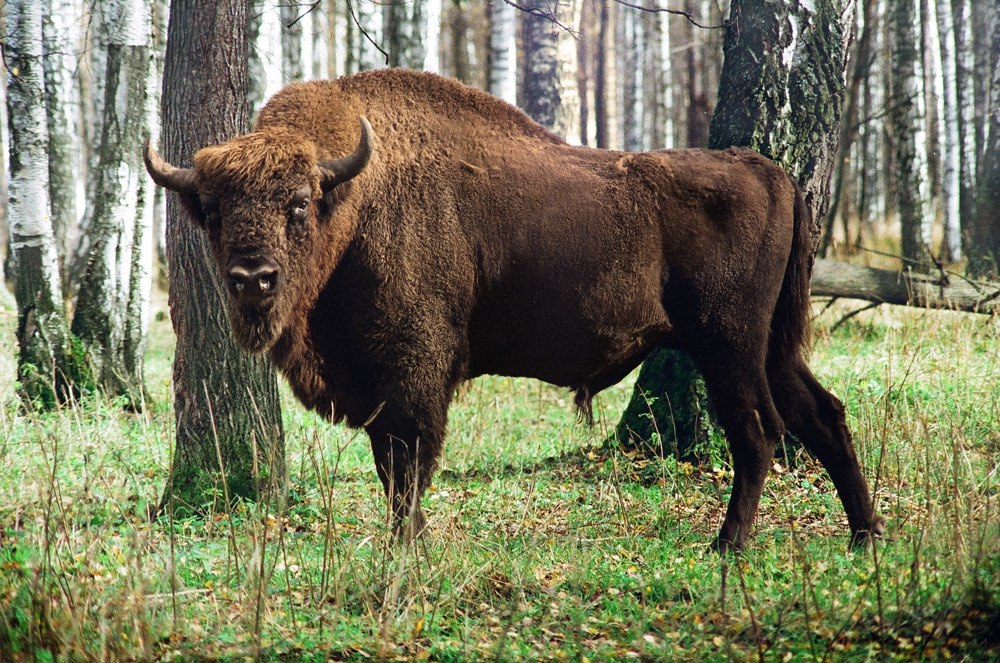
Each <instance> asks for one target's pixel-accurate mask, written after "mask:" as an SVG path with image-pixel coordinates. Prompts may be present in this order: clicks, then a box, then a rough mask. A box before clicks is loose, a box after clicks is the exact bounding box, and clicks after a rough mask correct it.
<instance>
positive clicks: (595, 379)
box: [469, 279, 670, 394]
mask: <svg viewBox="0 0 1000 663" xmlns="http://www.w3.org/2000/svg"><path fill="white" fill-rule="evenodd" d="M517 286H518V284H515V283H511V284H508V287H506V288H501V289H498V291H497V292H498V293H501V294H497V295H495V296H492V297H486V298H484V299H483V300H482V301H481V302H480V305H479V306H477V307H476V310H475V311H474V313H473V316H472V319H471V321H470V334H469V335H470V347H469V349H470V362H469V369H470V374H471V375H470V377H475V376H477V375H483V374H495V375H507V376H513V377H533V378H538V379H540V380H544V381H546V382H549V383H552V384H555V385H559V386H563V387H570V388H573V389H585V390H586V391H588V392H589V393H591V394H594V393H597V392H598V391H600V390H602V389H604V388H606V387H608V386H610V385H612V384H615V383H616V382H618V381H619V380H621V379H622V378H624V377H625V376H626V375H627V374H628V373H629V372H630V371H631V370H632V369H634V368H635V367H636V366H638V364H639V363H640V362H641V361H642V359H643V357H645V356H646V354H647V353H648V352H649V351H650V350H651V349H652V348H653V347H655V346H656V345H658V344H660V343H662V342H663V341H664V340H665V338H666V336H667V333H668V332H669V330H670V324H669V322H668V320H667V316H666V313H665V312H664V310H663V306H662V305H661V303H660V301H659V296H658V293H659V289H658V288H656V289H652V288H639V287H631V288H628V289H625V288H620V287H610V288H609V287H600V286H592V285H591V286H589V287H588V286H582V285H579V284H578V283H573V284H568V283H565V282H564V281H562V280H561V279H554V280H552V281H548V282H535V283H533V284H531V285H530V286H529V285H528V284H524V287H517Z"/></svg>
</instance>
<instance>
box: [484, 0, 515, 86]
mask: <svg viewBox="0 0 1000 663" xmlns="http://www.w3.org/2000/svg"><path fill="white" fill-rule="evenodd" d="M489 23H490V47H489V51H488V52H487V60H486V66H487V69H488V73H487V80H488V87H487V91H488V92H489V93H490V94H492V95H493V96H494V97H499V98H501V99H503V100H504V101H508V102H510V103H512V104H515V103H517V43H516V40H515V35H516V29H517V10H516V9H514V7H513V6H512V5H509V4H507V3H506V2H504V0H491V1H490V3H489Z"/></svg>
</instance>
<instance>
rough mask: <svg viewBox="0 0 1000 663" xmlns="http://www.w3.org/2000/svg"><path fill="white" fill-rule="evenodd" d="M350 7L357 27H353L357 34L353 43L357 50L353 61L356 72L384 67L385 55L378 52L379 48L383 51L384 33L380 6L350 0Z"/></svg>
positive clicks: (367, 0)
mask: <svg viewBox="0 0 1000 663" xmlns="http://www.w3.org/2000/svg"><path fill="white" fill-rule="evenodd" d="M350 6H351V7H352V8H353V9H354V17H355V18H356V19H357V25H355V26H354V30H355V31H356V32H357V33H358V34H357V36H356V37H355V42H354V43H355V44H356V45H357V49H358V51H357V55H356V60H355V64H356V66H357V71H367V70H369V69H379V68H381V67H384V66H386V61H385V55H383V54H382V52H381V51H380V50H379V48H382V49H385V46H384V42H385V39H384V36H385V32H384V31H383V29H382V11H381V9H380V6H379V5H377V4H375V3H374V2H373V1H372V0H351V3H350ZM352 23H353V21H352Z"/></svg>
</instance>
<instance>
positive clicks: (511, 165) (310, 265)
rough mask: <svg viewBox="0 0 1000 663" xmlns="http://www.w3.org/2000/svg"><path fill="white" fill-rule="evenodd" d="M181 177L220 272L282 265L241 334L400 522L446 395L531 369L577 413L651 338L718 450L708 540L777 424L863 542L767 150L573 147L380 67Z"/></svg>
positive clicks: (857, 503)
mask: <svg viewBox="0 0 1000 663" xmlns="http://www.w3.org/2000/svg"><path fill="white" fill-rule="evenodd" d="M362 115H363V116H365V117H367V118H368V119H369V120H370V122H371V125H372V126H373V127H374V133H375V135H376V137H377V138H376V142H375V149H374V156H373V157H372V159H371V161H370V163H369V164H368V165H367V167H366V168H365V169H364V170H363V171H361V173H360V175H358V176H357V177H356V178H354V179H353V180H351V181H349V182H347V183H345V184H341V185H340V186H337V187H336V188H335V189H333V190H331V191H323V190H322V188H321V179H320V174H319V167H318V160H322V159H331V158H340V157H342V156H344V155H346V154H349V153H351V152H352V151H353V150H354V149H355V146H356V145H357V144H358V141H359V130H358V117H359V116H362ZM194 170H195V173H196V175H197V184H196V186H195V187H194V188H193V189H191V190H185V191H182V192H181V193H182V198H183V199H184V201H185V202H186V204H187V206H188V208H189V209H190V210H191V212H192V214H193V216H194V217H195V218H196V219H197V220H198V221H199V222H200V223H203V224H204V225H205V227H206V229H207V232H208V235H209V237H210V239H211V244H212V247H213V251H214V253H215V257H216V259H217V261H218V263H219V266H220V268H222V269H223V270H225V269H226V266H227V265H229V264H231V263H232V261H233V260H235V259H238V258H239V257H240V256H246V255H253V256H266V257H267V258H268V259H270V260H271V261H273V262H274V264H276V265H278V266H279V269H280V276H281V282H282V284H283V286H282V289H281V291H280V293H279V294H278V295H277V296H275V297H274V301H273V302H272V303H270V304H269V305H268V306H266V307H260V306H258V307H252V306H250V307H248V306H245V305H243V304H241V303H240V301H238V298H237V297H235V296H234V297H231V300H232V301H231V304H230V313H231V315H232V317H233V322H234V327H235V328H236V330H237V336H238V339H239V340H240V342H241V343H242V344H243V345H244V346H245V347H247V348H248V349H249V350H251V351H255V352H257V351H262V350H265V349H268V350H270V353H271V356H272V357H273V359H274V361H275V362H276V364H277V365H278V366H279V368H280V369H281V371H282V372H283V373H284V374H285V376H286V377H287V379H288V381H289V383H290V384H291V386H292V389H293V390H294V391H295V394H296V395H297V396H298V398H299V399H300V400H301V401H302V402H303V403H304V404H305V405H306V406H307V407H310V408H313V409H315V410H318V411H319V412H321V413H323V414H324V415H326V416H327V417H329V418H331V419H333V420H335V421H336V420H341V419H346V421H347V423H348V425H350V426H363V427H364V428H365V429H366V431H367V432H368V434H369V436H370V438H371V443H372V450H373V452H374V455H375V463H376V468H377V469H378V473H379V476H380V478H381V480H382V482H383V485H384V487H385V489H386V492H387V494H388V495H389V496H390V499H391V503H392V505H393V510H394V513H395V516H396V519H397V521H396V522H397V525H399V526H401V525H402V524H403V523H404V522H405V521H406V519H407V517H410V521H409V522H410V524H411V525H412V529H411V531H413V530H419V529H420V528H421V527H422V526H423V520H422V515H421V512H420V509H419V497H420V494H421V493H422V492H423V489H424V487H425V486H426V485H427V484H428V482H429V481H430V478H431V475H432V473H433V472H434V468H435V465H436V463H437V458H438V456H439V453H440V450H441V445H442V442H443V439H444V436H445V427H446V422H447V415H448V406H449V403H450V400H451V396H452V393H453V391H454V388H455V386H456V385H457V384H458V383H459V382H460V381H462V380H466V379H469V378H472V377H475V376H477V375H482V374H484V373H495V374H502V375H512V376H532V377H536V378H539V379H542V380H545V381H547V382H550V383H553V384H556V385H562V386H565V387H568V388H570V389H573V390H575V391H576V394H577V396H576V402H577V404H578V406H579V407H580V408H581V410H582V411H583V412H585V413H586V412H589V409H590V399H591V396H592V395H593V394H595V393H597V392H599V391H601V390H602V389H604V388H605V387H607V386H609V385H612V384H614V383H616V382H617V381H619V380H620V379H622V378H623V377H624V376H625V375H626V374H627V373H628V372H629V371H631V370H632V369H633V368H635V367H636V366H637V365H638V364H639V362H640V361H642V359H643V357H645V355H646V354H647V353H648V352H649V351H650V350H651V349H653V348H655V347H657V346H671V347H676V348H681V349H683V350H685V351H687V352H688V353H690V354H691V356H692V357H693V358H694V359H695V361H696V362H697V364H698V366H699V367H700V369H701V370H702V372H703V374H704V376H705V380H706V382H707V384H708V387H709V390H710V393H711V396H712V399H713V401H714V404H715V408H716V410H717V412H718V415H719V419H720V422H721V424H722V425H723V427H724V428H725V430H726V433H727V436H728V438H729V443H730V447H731V449H732V453H733V459H734V464H735V484H734V488H733V495H732V498H731V500H730V504H729V508H728V511H727V514H726V519H725V522H724V524H723V526H722V530H721V531H720V533H719V537H718V540H717V544H718V545H719V546H720V547H721V548H728V547H731V546H736V547H738V546H740V545H742V544H743V543H744V542H745V541H746V540H747V537H748V534H749V532H750V528H751V525H752V523H753V519H754V516H755V514H756V510H757V504H758V501H759V498H760V494H761V490H762V488H763V483H764V479H765V476H766V473H767V470H768V468H769V466H770V463H771V458H772V454H773V449H774V446H775V444H776V442H777V441H778V440H779V438H780V437H781V435H782V434H783V433H784V432H785V431H786V430H789V431H791V432H792V433H794V434H795V435H796V436H797V437H799V438H800V439H801V440H802V441H803V442H804V443H805V444H806V445H807V446H808V447H809V448H810V449H812V450H814V451H815V453H816V454H817V455H818V456H819V458H820V459H821V460H822V462H823V463H824V464H825V466H826V467H827V469H828V470H829V471H830V474H831V476H832V477H833V480H834V482H835V485H836V487H837V490H838V491H839V493H840V496H841V499H842V501H843V503H844V507H845V509H846V511H847V515H848V520H849V522H850V526H851V530H852V532H853V535H854V538H855V540H857V541H860V540H863V539H865V538H866V537H867V535H868V534H869V533H872V532H877V531H880V530H881V527H882V525H881V521H880V520H879V519H877V518H876V517H875V516H874V514H873V511H872V504H871V500H870V497H869V493H868V488H867V485H866V483H865V480H864V477H863V475H862V473H861V469H860V467H859V465H858V462H857V459H856V457H855V453H854V449H853V446H852V443H851V439H850V433H849V432H848V430H847V428H846V426H845V424H844V416H843V407H842V406H841V405H840V402H839V401H837V399H836V398H834V397H833V396H832V395H831V394H830V393H829V392H827V391H826V390H825V389H823V388H822V387H821V386H820V385H819V384H818V383H817V382H816V380H815V378H814V377H813V376H812V373H811V372H810V371H809V369H808V367H807V365H806V363H805V360H804V359H803V346H804V344H805V342H806V337H807V321H808V311H807V306H808V288H809V283H808V281H809V273H810V269H811V262H810V261H811V257H810V251H809V238H808V225H809V219H808V214H807V212H806V208H805V206H804V204H803V203H802V199H801V195H800V194H799V192H798V189H797V187H796V186H795V184H794V183H793V182H792V181H791V180H790V179H789V178H788V176H786V174H785V173H784V172H783V171H782V170H781V169H779V168H778V167H777V166H775V165H774V164H772V163H771V162H770V161H768V160H767V159H765V158H763V157H761V156H759V155H757V154H755V153H752V152H749V151H745V150H727V151H722V152H713V151H708V150H668V151H660V152H654V153H643V154H630V153H624V152H614V151H604V150H594V149H588V148H584V147H571V146H569V145H567V144H565V143H564V142H563V141H562V140H561V139H559V138H557V137H556V136H554V135H552V134H551V133H549V132H548V131H546V130H545V129H543V128H542V127H540V126H539V125H537V124H536V123H534V122H533V121H531V120H530V119H529V118H528V117H527V116H525V115H524V114H523V113H521V112H520V111H518V110H517V109H515V108H513V107H512V106H509V105H508V104H505V103H503V102H501V101H498V100H497V99H494V98H492V97H490V96H488V95H486V94H484V93H482V92H479V91H476V90H473V89H471V88H467V87H464V86H462V85H460V84H458V83H456V82H453V81H450V80H446V79H444V78H440V77H437V76H434V75H430V74H421V73H414V72H408V71H402V70H380V71H376V72H369V73H364V74H359V75H357V76H352V77H348V78H343V79H340V80H338V81H323V82H311V83H304V84H299V85H293V86H290V87H287V88H285V89H284V90H282V91H281V92H279V93H278V94H277V95H275V96H274V98H272V99H271V100H270V102H269V103H268V104H267V106H266V107H265V108H264V109H263V110H262V111H261V114H260V119H259V121H258V123H257V127H256V130H255V132H254V133H251V134H249V135H246V136H241V137H239V138H235V139H233V140H231V141H229V142H228V143H225V144H224V145H219V146H214V147H208V148H205V149H203V150H201V151H200V152H198V154H197V155H195V158H194ZM302 190H306V191H307V192H309V194H310V195H309V198H310V199H311V202H310V206H309V215H308V219H307V220H306V221H305V222H304V223H297V222H292V221H290V216H289V211H288V210H289V206H290V204H291V202H290V201H291V200H292V199H293V197H294V196H295V192H297V191H302Z"/></svg>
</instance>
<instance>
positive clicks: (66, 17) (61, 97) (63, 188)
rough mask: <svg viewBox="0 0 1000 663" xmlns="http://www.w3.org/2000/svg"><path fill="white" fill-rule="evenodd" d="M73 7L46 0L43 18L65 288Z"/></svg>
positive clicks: (52, 186) (72, 220) (75, 42)
mask: <svg viewBox="0 0 1000 663" xmlns="http://www.w3.org/2000/svg"><path fill="white" fill-rule="evenodd" d="M79 13H80V12H79V11H78V8H77V4H76V3H75V2H72V1H71V0H48V2H47V7H46V12H45V16H44V18H43V19H42V34H43V37H44V48H45V108H46V112H47V119H48V125H49V201H50V205H51V214H52V229H53V232H54V233H55V239H56V251H57V252H58V253H59V265H60V271H61V274H62V276H63V279H64V280H63V287H64V288H65V287H66V286H67V285H68V284H67V282H66V280H65V279H66V274H67V270H66V269H65V268H64V265H65V261H66V257H67V256H69V255H71V254H72V250H73V246H74V245H75V243H76V234H77V230H78V229H77V209H76V192H77V183H78V182H80V181H81V180H80V178H79V177H78V174H79V168H78V161H79V159H80V153H79V146H80V132H79V131H78V125H77V121H76V110H77V108H79V96H78V95H77V94H76V92H77V88H76V81H75V80H74V76H73V71H74V69H75V68H76V65H77V60H78V59H79V57H80V53H78V51H79V35H78V34H77V30H76V28H77V26H79V23H80V20H81V17H80V16H79V15H78V14H79Z"/></svg>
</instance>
